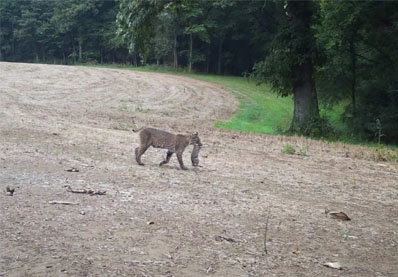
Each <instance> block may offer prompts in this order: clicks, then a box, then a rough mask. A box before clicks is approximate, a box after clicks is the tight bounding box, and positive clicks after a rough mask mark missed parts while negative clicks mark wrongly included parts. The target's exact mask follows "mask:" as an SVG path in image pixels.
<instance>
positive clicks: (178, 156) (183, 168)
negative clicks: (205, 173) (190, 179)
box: [177, 153, 188, 170]
mask: <svg viewBox="0 0 398 277" xmlns="http://www.w3.org/2000/svg"><path fill="white" fill-rule="evenodd" d="M177 159H178V162H179V163H180V167H181V169H182V170H188V168H187V167H186V166H185V165H184V162H183V161H182V153H177Z"/></svg>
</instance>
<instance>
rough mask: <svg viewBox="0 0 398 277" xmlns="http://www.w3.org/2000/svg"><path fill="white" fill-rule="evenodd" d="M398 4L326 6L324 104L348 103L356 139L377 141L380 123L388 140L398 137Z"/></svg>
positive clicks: (321, 84) (322, 74)
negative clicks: (375, 137) (359, 137)
mask: <svg viewBox="0 0 398 277" xmlns="http://www.w3.org/2000/svg"><path fill="white" fill-rule="evenodd" d="M397 24H398V4H397V3H396V2H374V1H363V2H362V1H359V2H358V1H345V2H335V1H322V2H321V5H320V23H319V26H318V27H317V29H318V32H319V33H318V37H317V40H318V45H319V46H320V47H321V48H322V49H323V52H324V53H325V61H324V63H323V64H322V65H321V66H320V67H319V74H318V79H319V89H320V95H321V99H322V100H323V101H324V102H326V103H336V102H338V101H340V100H343V99H346V98H349V99H350V100H351V101H350V102H351V103H350V105H348V106H347V108H346V112H345V113H344V119H345V120H346V121H347V122H348V123H349V124H350V126H351V127H352V129H353V130H354V132H355V134H357V135H362V136H366V137H367V138H368V139H373V138H374V134H375V133H376V132H377V128H378V127H377V125H378V124H377V122H381V124H380V126H383V129H384V130H383V132H384V134H385V137H383V139H384V140H385V141H393V140H395V139H397V138H398V132H396V131H395V130H398V124H397V123H396V122H398V112H397V110H398V104H397V102H398V90H397V88H398V85H397V77H396V76H398V71H397V70H398V50H397V47H396V45H397V44H398V38H397V28H396V26H398V25H397Z"/></svg>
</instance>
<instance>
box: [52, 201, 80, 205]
mask: <svg viewBox="0 0 398 277" xmlns="http://www.w3.org/2000/svg"><path fill="white" fill-rule="evenodd" d="M48 203H49V204H60V205H79V203H74V202H68V201H49V202H48Z"/></svg>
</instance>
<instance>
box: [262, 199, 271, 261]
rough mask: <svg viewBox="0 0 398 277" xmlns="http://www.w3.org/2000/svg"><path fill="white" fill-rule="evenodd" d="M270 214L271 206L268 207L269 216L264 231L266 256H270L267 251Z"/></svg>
mask: <svg viewBox="0 0 398 277" xmlns="http://www.w3.org/2000/svg"><path fill="white" fill-rule="evenodd" d="M270 214H271V206H268V214H267V220H266V222H265V230H264V252H265V254H268V250H267V233H268V221H269V216H270Z"/></svg>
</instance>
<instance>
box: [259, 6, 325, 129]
mask: <svg viewBox="0 0 398 277" xmlns="http://www.w3.org/2000/svg"><path fill="white" fill-rule="evenodd" d="M315 8H316V6H315V4H314V3H313V2H309V1H302V2H301V1H288V2H286V4H285V6H284V7H283V9H282V8H280V9H279V13H280V14H282V13H283V14H284V16H282V15H280V16H279V26H278V31H277V34H276V36H275V38H274V40H273V42H272V46H271V47H272V50H271V53H270V55H269V56H268V57H266V59H265V61H263V62H259V63H257V64H256V65H255V67H254V71H255V73H254V75H255V76H257V77H258V78H260V79H261V80H265V81H268V82H270V83H271V86H272V89H273V90H274V91H276V92H277V93H279V94H280V95H281V96H287V95H290V94H293V99H294V115H293V119H292V122H291V126H290V130H291V131H299V132H302V133H304V134H310V133H311V129H312V127H313V126H312V124H313V122H314V121H316V120H318V119H319V110H318V99H317V93H316V88H315V80H314V62H315V57H316V54H317V49H316V47H315V37H314V33H313V29H312V26H313V20H314V18H313V13H314V11H315Z"/></svg>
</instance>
